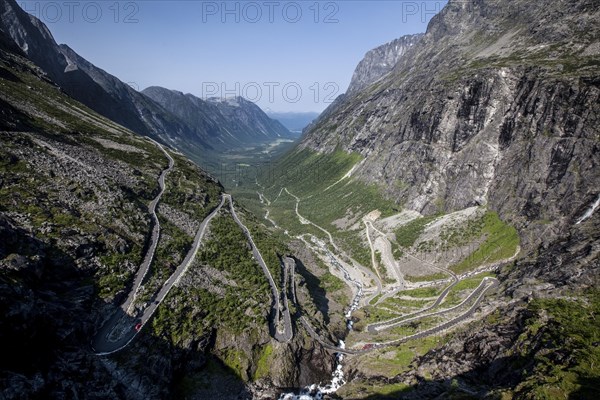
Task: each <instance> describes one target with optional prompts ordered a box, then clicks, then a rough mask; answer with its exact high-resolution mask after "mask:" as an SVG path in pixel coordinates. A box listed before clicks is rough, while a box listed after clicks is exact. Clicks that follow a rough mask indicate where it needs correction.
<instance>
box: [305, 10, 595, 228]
mask: <svg viewBox="0 0 600 400" xmlns="http://www.w3.org/2000/svg"><path fill="white" fill-rule="evenodd" d="M598 17H599V15H598V10H597V7H594V2H593V1H583V2H577V3H570V2H558V3H557V2H536V3H535V4H532V3H526V2H518V4H516V5H515V7H514V9H513V8H512V7H511V8H508V7H504V6H502V5H500V4H499V3H497V2H492V1H473V2H458V1H457V2H453V1H451V2H450V3H449V4H448V6H447V7H445V8H444V9H443V10H442V11H441V12H440V14H438V15H437V16H436V17H435V18H433V19H432V21H431V23H430V25H429V27H428V30H427V33H426V34H425V35H424V36H423V38H422V39H421V40H420V41H419V43H418V44H416V45H414V46H413V47H412V48H410V49H409V50H408V51H407V52H406V53H405V54H404V56H403V57H401V59H400V61H399V62H398V64H397V65H396V67H395V69H394V71H393V72H391V73H389V74H388V75H387V76H385V77H384V78H383V79H381V80H380V81H378V82H377V83H376V84H374V85H372V86H369V87H367V88H366V89H364V90H362V91H358V92H356V93H349V94H347V95H346V96H345V98H343V99H341V100H340V101H339V102H338V103H337V104H334V105H332V106H331V109H330V110H328V111H326V112H325V113H324V114H323V116H322V117H321V118H319V120H318V121H317V122H316V123H315V124H313V125H312V126H311V127H310V129H309V130H308V132H307V133H306V134H305V137H304V138H303V141H302V144H301V147H309V148H312V149H315V150H317V151H320V152H330V151H332V150H333V149H334V148H336V147H337V146H340V147H342V148H344V149H346V150H347V151H354V152H358V153H360V154H361V155H363V156H364V157H365V158H366V160H365V162H364V163H362V164H361V166H360V167H359V168H358V169H357V171H355V176H357V177H359V178H362V179H363V180H366V181H376V182H379V183H381V184H382V186H383V187H384V188H385V190H386V191H387V193H388V195H389V196H391V197H393V198H396V199H397V202H398V203H400V204H402V205H404V206H405V207H407V208H410V209H415V210H418V211H422V212H425V213H433V212H436V211H449V210H456V209H462V208H465V207H468V206H471V205H475V204H489V205H490V207H491V208H493V209H496V210H499V211H500V212H501V214H502V215H503V216H504V217H508V218H510V219H511V220H512V222H513V223H515V224H516V225H517V226H521V225H522V224H525V221H529V222H531V221H534V220H542V219H550V220H560V219H561V218H573V217H574V215H575V214H574V213H573V212H572V211H574V208H573V206H575V209H576V210H577V211H578V212H579V210H580V209H581V208H582V207H585V206H586V205H587V204H588V203H589V202H591V201H593V199H594V198H595V197H594V196H595V194H596V193H597V188H598V187H599V186H600V177H599V176H598V174H597V173H595V172H594V171H596V170H597V166H598V164H599V163H600V159H599V154H600V153H599V151H598V150H599V149H598V146H599V142H598V140H599V138H600V131H599V130H598V126H599V125H598V118H599V117H598V116H599V115H600V106H599V104H600V102H599V99H600V88H599V87H598V80H597V76H598V72H599V71H598V66H599V63H598V60H599V57H600V53H599V52H600V48H599V46H598V43H597V35H598V27H597V24H596V23H595V21H596V20H597V18H598ZM541 20H543V21H545V22H544V23H543V24H538V22H537V21H541Z"/></svg>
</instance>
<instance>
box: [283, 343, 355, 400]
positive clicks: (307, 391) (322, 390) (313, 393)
mask: <svg viewBox="0 0 600 400" xmlns="http://www.w3.org/2000/svg"><path fill="white" fill-rule="evenodd" d="M338 347H339V348H340V349H345V348H346V344H345V343H344V341H343V340H340V344H339V346H338ZM342 361H344V355H343V354H342V353H338V355H337V365H336V367H335V370H334V371H333V374H332V376H331V382H329V383H328V384H327V385H325V386H321V385H315V384H313V385H310V386H307V387H305V388H304V389H302V390H300V393H299V394H294V393H284V394H282V395H281V396H279V400H322V399H323V396H324V395H326V394H331V393H335V392H336V391H337V390H338V389H339V388H340V387H342V385H344V384H345V383H346V381H345V380H344V371H343V370H342Z"/></svg>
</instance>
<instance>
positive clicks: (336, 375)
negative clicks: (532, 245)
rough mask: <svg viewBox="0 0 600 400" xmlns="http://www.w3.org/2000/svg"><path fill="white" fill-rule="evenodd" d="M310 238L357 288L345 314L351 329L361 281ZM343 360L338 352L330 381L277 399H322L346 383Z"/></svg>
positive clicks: (343, 345) (320, 244)
mask: <svg viewBox="0 0 600 400" xmlns="http://www.w3.org/2000/svg"><path fill="white" fill-rule="evenodd" d="M312 240H313V242H314V243H317V244H318V245H319V246H320V247H321V248H322V249H323V250H325V252H326V253H327V255H328V256H329V260H330V262H331V264H332V265H335V266H336V267H337V268H338V269H339V270H340V271H341V272H342V274H343V275H344V279H345V280H346V281H347V282H350V283H352V284H353V285H354V286H356V288H357V292H356V295H355V296H354V299H352V303H350V307H349V308H348V311H347V312H346V314H345V316H346V326H347V327H348V330H352V325H353V324H354V323H353V321H352V319H351V317H352V313H353V312H354V311H355V310H356V309H358V306H359V304H360V299H361V298H362V297H363V286H362V283H360V282H359V281H357V280H355V279H352V277H351V276H350V273H349V272H348V271H347V270H346V269H345V268H344V267H343V266H342V265H341V264H340V263H339V262H338V260H337V259H336V258H335V256H334V255H333V254H332V253H331V252H330V251H329V250H327V247H326V246H325V245H324V244H323V243H322V242H320V240H318V239H316V238H315V237H313V238H312ZM338 347H339V348H340V349H345V348H346V344H345V343H344V341H343V340H340V343H339V345H338ZM343 361H344V354H342V353H338V354H337V360H336V366H335V370H334V371H333V373H332V374H331V382H329V383H328V384H327V385H325V386H321V385H315V384H313V385H310V386H307V387H305V388H304V389H302V390H300V393H299V394H295V393H284V394H282V395H281V396H279V400H322V399H323V396H324V395H326V394H331V393H335V392H337V390H338V389H339V388H340V387H342V386H343V385H344V384H345V383H346V381H345V380H344V371H343Z"/></svg>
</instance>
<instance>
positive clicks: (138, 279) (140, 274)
mask: <svg viewBox="0 0 600 400" xmlns="http://www.w3.org/2000/svg"><path fill="white" fill-rule="evenodd" d="M154 143H156V142H154ZM156 145H157V146H158V147H159V148H160V149H161V150H162V152H163V153H164V154H165V156H167V158H168V160H169V166H168V167H167V168H166V169H165V170H163V171H162V172H161V174H160V176H159V177H158V185H159V187H160V193H159V194H158V195H157V196H156V197H155V198H154V200H152V201H151V202H150V205H149V206H148V211H149V212H150V215H151V217H152V234H151V235H150V246H149V247H148V251H146V255H145V256H144V261H142V264H141V265H140V267H139V268H138V271H137V273H136V274H135V279H134V281H133V286H132V289H131V291H130V292H129V295H128V296H127V300H125V302H124V303H123V304H122V305H121V308H122V309H123V311H124V312H125V313H129V312H130V311H131V310H130V308H131V306H132V305H133V304H134V302H135V299H136V297H137V295H138V294H139V291H140V288H141V286H142V283H143V282H144V280H145V279H146V275H147V274H148V271H149V270H150V265H151V264H152V260H153V259H154V253H156V248H157V246H158V239H159V238H160V221H159V220H158V217H157V216H156V207H157V206H158V203H159V202H160V199H161V197H162V195H163V193H164V192H165V187H166V185H165V178H166V177H167V174H168V173H169V172H171V170H172V169H173V167H174V166H175V161H174V160H173V158H172V157H171V156H170V155H169V153H167V151H166V150H165V149H164V148H163V147H162V145H160V144H159V143H156Z"/></svg>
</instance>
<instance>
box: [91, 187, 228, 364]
mask: <svg viewBox="0 0 600 400" xmlns="http://www.w3.org/2000/svg"><path fill="white" fill-rule="evenodd" d="M227 196H228V195H223V197H222V198H221V203H220V204H219V205H218V206H217V207H216V208H215V209H214V210H213V211H212V212H211V213H210V215H209V216H208V217H206V218H205V219H204V221H202V223H201V224H200V227H199V228H198V231H197V233H196V237H195V239H194V242H193V244H192V248H191V249H190V251H189V252H188V254H187V255H186V257H185V258H184V260H183V261H182V262H181V264H179V266H178V267H177V269H176V270H175V272H174V273H173V274H172V275H171V276H170V277H169V279H167V281H166V282H165V284H164V285H163V287H162V288H161V289H160V291H159V292H158V294H157V295H156V296H155V297H154V299H153V300H152V301H151V302H150V303H149V304H148V305H146V307H145V308H144V310H143V311H142V313H141V316H136V317H132V316H130V315H128V314H127V313H125V312H124V307H123V306H121V308H120V309H119V310H117V312H115V313H114V314H113V315H112V317H111V318H110V319H109V320H108V321H107V322H106V323H104V325H103V326H102V327H101V328H100V330H99V331H98V332H97V333H96V336H95V337H94V339H93V341H92V349H93V350H94V352H96V353H97V354H99V355H106V354H111V353H114V352H117V351H119V350H121V349H123V348H124V347H126V346H127V345H128V344H129V343H131V341H132V340H133V339H134V338H135V336H136V335H137V334H138V333H139V331H141V328H140V329H139V330H136V329H135V325H136V324H138V323H141V327H142V328H143V326H144V325H145V324H146V323H147V322H148V321H149V320H150V318H151V317H152V314H154V312H155V311H156V309H157V308H158V306H159V305H160V303H162V301H163V300H164V299H165V297H167V294H168V293H169V291H170V290H171V289H172V288H173V286H174V285H177V284H178V283H179V281H180V280H181V277H182V276H183V275H184V274H185V273H186V271H187V270H188V268H189V266H190V265H191V264H192V262H193V261H194V258H195V257H196V254H197V253H198V249H199V248H200V243H201V242H202V239H203V237H204V234H205V232H206V227H207V226H208V224H209V223H210V221H211V220H212V219H213V218H214V217H215V216H216V215H217V213H218V212H219V210H220V209H221V207H223V205H224V204H225V200H226V198H227ZM132 292H133V290H132Z"/></svg>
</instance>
